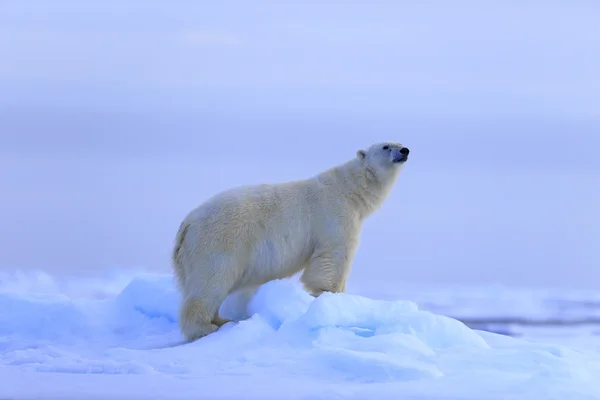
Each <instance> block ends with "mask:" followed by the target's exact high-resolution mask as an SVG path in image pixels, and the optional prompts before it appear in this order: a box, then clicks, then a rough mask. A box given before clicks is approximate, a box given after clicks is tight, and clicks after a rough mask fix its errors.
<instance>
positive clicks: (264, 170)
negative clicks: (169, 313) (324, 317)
mask: <svg viewBox="0 0 600 400" xmlns="http://www.w3.org/2000/svg"><path fill="white" fill-rule="evenodd" d="M484 4H485V5H484ZM598 21H600V5H598V3H597V2H593V1H573V2H558V1H556V2H554V1H526V2H519V1H506V2H501V3H500V2H496V3H491V2H485V3H483V2H475V1H471V2H468V1H457V2H451V3H450V2H442V1H437V2H416V1H406V2H391V1H388V2H377V1H376V2H366V1H365V2H346V3H342V2H277V3H276V2H262V1H259V2H242V1H228V2H219V4H218V5H217V4H216V3H215V2H208V1H206V2H191V1H189V2H178V1H169V2H167V1H162V2H159V1H129V2H124V1H100V0H88V1H53V2H42V1H39V2H36V1H3V2H0V56H1V61H2V62H0V185H1V196H0V220H1V221H2V223H1V224H0V268H1V269H2V270H13V269H15V268H21V269H31V268H37V269H44V270H47V271H50V272H53V273H66V272H69V273H86V274H87V273H101V272H102V271H103V270H105V269H109V268H115V267H121V268H138V267H142V268H149V269H153V270H157V271H164V272H167V271H169V252H170V250H171V244H172V241H173V237H174V234H175V232H176V229H177V227H178V225H179V222H180V221H181V218H183V217H184V216H185V214H186V213H187V212H188V211H189V210H190V209H191V208H193V207H195V206H197V205H198V204H200V203H201V202H202V201H203V200H204V199H206V198H207V197H208V196H210V195H212V194H214V193H216V192H218V191H219V190H222V189H225V188H228V187H232V186H236V185H239V184H248V183H260V182H272V181H285V180H291V179H299V178H303V177H308V176H311V175H313V174H316V173H318V172H319V171H320V170H322V169H324V168H328V167H330V166H332V165H334V164H337V163H341V162H344V161H346V160H347V159H348V158H351V157H354V155H355V153H356V150H357V149H359V148H361V147H367V146H368V145H370V144H371V143H373V142H377V141H382V140H394V141H399V142H402V143H403V144H405V145H406V146H408V147H410V149H411V160H410V161H409V164H407V166H406V168H405V171H404V173H403V175H402V176H401V177H400V179H399V181H398V184H397V186H396V188H395V190H394V192H393V193H392V195H391V196H390V198H389V199H388V201H387V202H386V204H385V205H384V207H383V208H382V209H381V210H380V211H379V212H378V213H377V214H375V215H374V216H373V217H371V219H369V220H368V221H367V224H366V225H365V228H364V231H363V235H362V240H361V245H360V248H359V251H358V254H357V257H356V260H355V264H354V267H353V271H352V275H351V282H354V283H355V284H358V283H360V282H364V281H369V280H372V279H374V278H373V277H374V276H376V277H377V278H378V279H383V280H385V281H386V282H387V283H388V284H390V282H395V281H396V282H435V283H486V284H489V283H498V284H506V285H530V286H531V285H535V286H538V285H541V286H563V287H588V288H596V287H597V285H598V284H597V282H598V281H599V278H600V272H598V266H599V264H600V255H599V254H598V243H600V228H599V226H600V208H599V204H600V159H599V158H598V156H597V152H598V149H600V72H599V71H600V40H599V38H600V24H599V23H598Z"/></svg>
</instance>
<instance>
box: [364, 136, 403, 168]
mask: <svg viewBox="0 0 600 400" xmlns="http://www.w3.org/2000/svg"><path fill="white" fill-rule="evenodd" d="M408 153H409V150H408V148H407V147H404V146H402V145H401V144H400V143H396V142H383V143H376V144H374V145H371V146H370V147H369V148H368V149H367V150H358V151H357V152H356V156H357V157H358V159H359V160H361V161H362V162H364V163H367V164H368V165H370V166H371V167H373V168H375V169H376V170H377V171H380V172H384V173H385V172H387V171H397V170H398V169H399V167H400V166H402V165H404V163H405V162H406V161H407V160H408Z"/></svg>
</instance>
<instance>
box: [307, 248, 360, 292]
mask: <svg viewBox="0 0 600 400" xmlns="http://www.w3.org/2000/svg"><path fill="white" fill-rule="evenodd" d="M355 250H356V244H355V242H354V241H349V242H346V243H343V244H338V245H333V244H329V245H328V246H326V247H322V248H317V249H316V250H315V252H314V253H313V255H312V256H311V258H310V262H309V265H308V266H307V267H306V269H305V270H304V272H303V273H302V277H301V278H300V280H301V281H302V283H303V284H304V287H305V288H306V290H307V291H308V292H309V293H310V294H311V295H313V296H314V297H318V296H319V295H321V293H323V292H333V293H340V292H344V291H345V290H346V279H347V278H348V274H349V272H350V267H351V265H352V260H353V258H354V253H355Z"/></svg>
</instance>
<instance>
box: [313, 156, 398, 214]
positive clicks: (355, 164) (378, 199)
mask: <svg viewBox="0 0 600 400" xmlns="http://www.w3.org/2000/svg"><path fill="white" fill-rule="evenodd" d="M397 175H398V174H397V172H390V173H389V174H385V176H382V174H381V173H378V171H377V170H376V169H375V168H373V167H372V166H370V165H368V164H366V163H363V162H361V160H359V159H353V160H350V161H348V162H346V163H344V164H342V165H338V166H336V167H333V168H331V169H329V170H327V171H324V172H323V173H321V174H320V175H318V177H317V178H318V179H319V181H321V182H322V183H324V184H325V185H328V186H330V187H331V188H332V190H334V191H336V192H337V194H338V195H341V196H342V197H343V198H344V199H345V200H347V201H348V202H349V203H351V204H353V205H354V206H355V209H356V210H357V211H358V213H359V215H360V218H361V219H365V218H367V217H368V216H369V215H371V214H372V213H373V212H375V211H376V210H377V209H378V208H379V207H381V205H382V204H383V202H384V201H385V199H386V198H387V196H388V195H389V193H390V190H391V188H392V186H393V184H394V182H395V180H396V176H397Z"/></svg>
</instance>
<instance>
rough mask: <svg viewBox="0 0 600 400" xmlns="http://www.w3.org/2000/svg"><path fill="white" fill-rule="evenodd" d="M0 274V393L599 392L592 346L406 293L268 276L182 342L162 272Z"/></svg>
mask: <svg viewBox="0 0 600 400" xmlns="http://www.w3.org/2000/svg"><path fill="white" fill-rule="evenodd" d="M0 278H1V279H0V288H1V289H2V290H1V291H0V382H2V384H1V385H0V398H11V397H15V398H23V397H31V396H42V397H44V398H107V397H111V396H117V397H119V398H134V397H135V398H141V397H148V396H151V397H152V398H186V397H189V396H192V397H198V398H211V399H213V398H245V399H246V398H256V399H266V398H286V399H290V398H294V399H296V398H310V399H317V398H319V399H320V398H323V399H325V398H327V399H329V398H353V399H355V398H356V399H358V398H369V399H379V398H385V399H387V398H389V399H398V398H403V399H404V398H427V399H432V398H440V399H459V398H460V399H464V398H469V399H470V398H472V399H500V398H502V399H504V398H523V399H549V398H571V399H588V398H589V399H593V398H600V380H598V379H597V378H598V376H600V348H593V347H588V348H586V349H585V350H582V349H577V348H576V347H567V346H564V345H559V344H553V343H543V342H531V341H526V340H523V339H517V338H511V337H507V336H502V335H498V334H494V333H489V332H483V331H477V330H473V329H470V328H468V327H467V326H465V325H464V324H463V323H461V322H459V321H458V320H455V319H452V318H449V317H446V316H442V315H438V314H435V313H432V312H430V311H426V310H422V309H421V308H420V307H419V306H417V304H416V303H415V302H412V301H405V300H377V299H373V298H367V297H364V296H360V295H357V294H330V293H326V294H323V295H322V296H320V297H319V298H316V299H315V298H313V297H312V296H310V295H308V294H307V293H306V292H304V291H303V290H302V288H301V287H300V286H299V285H298V284H297V283H296V282H294V281H289V280H284V281H274V282H270V283H268V284H265V285H263V286H262V287H261V288H260V289H259V290H258V292H256V294H255V295H254V296H253V297H251V296H248V295H246V297H245V300H249V301H248V303H247V304H246V303H245V300H244V296H239V297H238V298H236V297H235V296H232V297H231V298H229V299H228V300H227V302H226V303H225V304H224V305H223V308H222V312H223V314H224V315H225V316H228V317H235V316H236V315H237V316H238V317H241V318H244V319H243V320H241V321H238V322H231V323H228V324H226V325H224V326H223V327H222V328H221V329H220V330H219V331H218V332H216V333H214V334H212V335H210V336H208V337H205V338H203V339H201V340H199V341H196V342H194V343H188V344H184V343H183V342H182V338H181V336H180V334H179V330H178V325H177V319H178V302H179V297H178V296H179V295H178V293H177V291H176V289H175V285H174V282H173V279H172V277H171V276H169V275H156V274H154V275H151V274H139V275H137V276H130V277H128V278H127V277H124V276H118V275H115V276H113V277H112V280H111V282H112V283H111V284H108V285H107V284H106V283H100V282H94V281H87V282H85V283H84V282H79V284H78V285H75V284H74V282H73V281H72V282H71V285H65V284H64V282H63V283H61V282H59V281H56V280H54V279H53V278H52V277H50V276H47V275H43V274H42V275H32V276H26V275H19V276H16V277H14V276H13V277H6V276H4V277H0ZM102 288H104V289H102ZM236 307H242V308H241V311H240V309H239V308H238V309H237V310H236ZM29 381H32V382H33V381H34V382H35V384H28V383H27V382H29Z"/></svg>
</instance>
